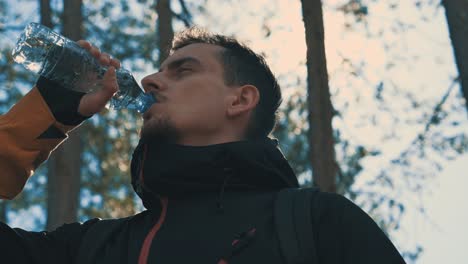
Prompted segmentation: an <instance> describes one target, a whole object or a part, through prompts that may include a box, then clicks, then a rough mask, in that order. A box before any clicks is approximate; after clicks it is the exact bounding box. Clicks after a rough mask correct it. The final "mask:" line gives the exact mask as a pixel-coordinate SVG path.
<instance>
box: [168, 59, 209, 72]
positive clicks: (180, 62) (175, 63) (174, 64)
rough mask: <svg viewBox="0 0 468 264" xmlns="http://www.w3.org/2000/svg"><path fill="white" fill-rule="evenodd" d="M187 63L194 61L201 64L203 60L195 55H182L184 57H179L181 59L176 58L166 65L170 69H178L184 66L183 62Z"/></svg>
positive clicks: (198, 64)
mask: <svg viewBox="0 0 468 264" xmlns="http://www.w3.org/2000/svg"><path fill="white" fill-rule="evenodd" d="M185 63H194V64H196V65H197V66H201V65H202V64H201V62H200V60H198V59H197V58H194V57H182V58H179V59H175V60H173V61H171V62H169V63H168V65H167V66H166V68H167V69H168V70H173V69H177V68H178V67H180V66H182V65H183V64H185ZM163 68H164V67H162V68H161V69H160V70H159V71H162V69H163Z"/></svg>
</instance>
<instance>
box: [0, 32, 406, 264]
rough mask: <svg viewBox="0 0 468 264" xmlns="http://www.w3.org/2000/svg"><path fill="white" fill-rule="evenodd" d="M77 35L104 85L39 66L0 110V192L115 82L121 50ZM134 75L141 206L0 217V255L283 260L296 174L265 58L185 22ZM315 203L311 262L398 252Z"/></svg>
mask: <svg viewBox="0 0 468 264" xmlns="http://www.w3.org/2000/svg"><path fill="white" fill-rule="evenodd" d="M79 43H80V45H82V46H83V47H84V48H86V49H88V50H89V51H90V52H91V53H92V54H93V55H94V56H95V57H96V58H97V59H99V60H100V62H101V63H102V64H103V65H106V66H109V70H108V72H107V73H106V75H105V77H104V81H103V88H102V90H100V91H98V92H96V93H93V94H86V95H83V94H79V93H75V92H70V91H68V90H66V89H63V88H61V87H58V86H57V84H56V83H54V82H52V81H50V80H46V79H44V78H40V79H39V81H38V82H37V85H36V87H35V88H34V89H33V90H32V91H31V92H30V93H29V94H27V95H26V96H25V98H23V99H22V100H20V102H18V103H17V105H15V106H14V107H13V108H12V109H11V110H10V111H9V112H8V113H7V114H5V115H4V116H2V117H0V141H1V142H2V143H3V144H5V145H6V148H4V149H3V150H2V152H1V153H0V169H1V171H2V172H4V173H3V174H1V175H0V195H1V196H3V197H5V198H13V197H14V196H15V195H16V194H17V193H19V192H20V191H21V189H22V188H23V186H24V183H25V181H26V180H27V178H28V177H29V176H30V175H31V174H32V172H33V171H34V169H35V168H36V167H37V166H38V165H39V164H40V163H42V162H43V161H44V160H45V159H46V158H47V157H48V154H49V153H50V151H52V150H53V149H54V148H55V147H56V146H57V145H58V144H59V143H60V142H61V141H62V140H63V139H64V138H65V134H66V133H67V132H68V131H69V130H70V129H72V128H73V127H76V126H77V125H78V124H79V123H81V122H82V121H83V120H84V119H86V117H89V116H91V115H93V114H95V113H97V112H99V111H100V110H101V109H102V108H103V106H104V105H105V103H106V102H107V101H108V100H109V99H110V98H111V96H112V94H113V93H115V92H116V91H117V89H118V87H117V84H116V80H115V68H118V67H119V62H118V61H116V60H114V59H111V58H110V56H109V55H108V54H105V53H101V52H100V51H99V50H98V49H97V48H95V47H93V46H91V45H90V44H89V43H88V42H85V41H80V42H79ZM142 85H143V87H144V89H145V91H146V92H149V93H153V94H154V96H155V97H156V99H157V103H156V104H154V105H153V106H152V107H151V108H150V109H149V110H148V111H147V112H146V113H145V114H144V124H143V128H142V130H141V140H140V142H139V144H138V146H137V148H136V149H135V152H134V154H133V158H132V185H133V187H134V189H135V191H136V192H137V194H138V195H139V196H140V197H141V199H142V200H143V204H144V205H145V207H146V209H147V210H146V211H143V212H141V213H139V214H137V215H135V216H131V217H128V218H125V219H121V220H99V219H93V220H89V221H87V222H85V223H84V224H81V223H72V224H68V225H64V226H62V227H60V228H58V229H57V230H55V231H52V232H28V231H25V230H21V229H12V228H10V227H8V226H7V225H5V224H2V223H0V250H1V253H2V254H1V255H0V259H1V258H2V256H3V258H4V260H8V262H4V261H2V263H139V264H143V263H162V264H164V263H273V264H274V263H278V264H279V263H285V262H284V261H283V260H282V255H281V252H280V249H279V241H278V235H277V232H276V229H275V225H274V219H273V203H274V199H275V197H276V194H277V193H278V191H279V190H281V189H283V188H288V187H298V183H297V179H296V177H295V175H294V174H293V172H292V169H291V168H290V166H289V165H288V163H287V161H286V160H285V159H284V157H283V155H282V154H281V152H280V151H279V149H278V148H277V146H276V141H274V140H272V139H269V138H268V135H269V133H270V132H271V130H272V129H273V127H274V124H275V119H276V112H277V109H278V106H279V105H280V103H281V92H280V87H279V85H278V83H277V81H276V79H275V77H274V75H273V74H272V72H271V71H270V69H269V68H268V66H267V64H266V63H265V61H264V59H263V58H262V57H261V56H259V55H257V54H255V53H254V52H253V51H252V50H250V49H249V48H247V47H246V46H244V45H241V44H239V43H238V42H237V41H236V40H234V39H231V38H227V37H224V36H220V35H212V34H208V33H205V32H202V31H200V30H197V29H191V30H187V31H185V32H182V33H180V34H178V35H177V36H176V37H175V39H174V42H173V47H172V51H171V54H170V56H169V57H168V59H167V60H166V61H165V62H164V63H163V64H162V65H161V69H160V71H158V72H156V73H154V74H151V75H149V76H147V77H145V78H144V79H143V80H142ZM31 109H34V113H35V114H34V116H33V115H30V112H31ZM64 177H66V175H64ZM313 204H314V206H312V208H311V211H312V213H313V214H314V215H316V216H319V217H318V220H314V221H313V222H312V223H311V224H312V225H313V229H314V230H315V236H314V240H315V243H316V251H317V257H318V263H403V260H402V258H401V256H400V255H399V253H398V251H397V250H396V249H395V247H394V246H393V245H392V243H391V242H390V241H389V240H388V238H387V237H386V236H385V235H384V234H383V232H382V231H381V230H380V229H379V228H378V227H377V225H376V224H375V223H374V222H373V221H372V220H371V219H370V218H369V217H368V216H367V215H366V214H365V213H364V212H362V211H361V210H360V209H359V208H358V207H356V206H355V205H354V204H352V203H351V202H349V201H348V200H347V199H345V198H343V197H341V196H338V195H334V194H327V193H319V194H318V196H317V197H316V198H315V201H314V203H313ZM311 264H312V263H311Z"/></svg>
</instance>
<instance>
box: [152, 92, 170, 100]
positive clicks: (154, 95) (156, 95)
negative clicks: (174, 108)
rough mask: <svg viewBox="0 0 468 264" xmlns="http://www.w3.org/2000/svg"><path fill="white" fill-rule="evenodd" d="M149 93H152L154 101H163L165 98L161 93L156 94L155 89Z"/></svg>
mask: <svg viewBox="0 0 468 264" xmlns="http://www.w3.org/2000/svg"><path fill="white" fill-rule="evenodd" d="M150 93H151V94H152V95H153V97H154V99H156V103H160V102H164V101H166V100H167V97H165V96H164V95H162V94H158V93H157V92H155V91H152V92H150Z"/></svg>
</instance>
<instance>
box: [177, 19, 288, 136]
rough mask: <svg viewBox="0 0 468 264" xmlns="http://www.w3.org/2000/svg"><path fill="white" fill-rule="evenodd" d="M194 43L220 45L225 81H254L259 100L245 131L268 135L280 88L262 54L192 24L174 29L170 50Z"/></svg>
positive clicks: (273, 123)
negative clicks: (181, 28) (184, 28)
mask: <svg viewBox="0 0 468 264" xmlns="http://www.w3.org/2000/svg"><path fill="white" fill-rule="evenodd" d="M195 43H204V44H213V45H217V46H220V47H222V48H224V49H223V51H222V53H221V63H222V65H223V67H224V80H225V83H226V85H247V84H250V85H253V86H255V87H257V89H258V91H259V93H260V100H259V102H258V105H257V107H256V108H255V110H254V112H253V119H252V120H250V124H249V126H248V128H247V131H246V135H245V136H246V138H247V139H254V138H261V137H267V136H268V135H269V134H270V133H271V132H272V130H273V129H274V127H275V125H276V121H277V118H278V107H279V106H280V105H281V102H282V97H281V88H280V86H279V84H278V81H277V80H276V77H275V76H274V74H273V73H272V72H271V70H270V68H269V67H268V65H267V63H266V62H265V59H264V57H263V56H261V55H259V54H257V53H255V52H254V51H252V49H250V48H249V47H247V46H246V45H245V44H242V43H240V42H239V41H237V40H236V39H234V38H232V37H227V36H223V35H218V34H213V33H209V32H208V31H206V30H204V29H201V28H198V27H191V28H189V29H186V30H184V31H181V32H179V33H177V34H176V35H175V36H174V39H173V41H172V47H171V51H170V52H171V53H172V52H174V51H176V50H178V49H180V48H183V47H185V46H188V45H190V44H195Z"/></svg>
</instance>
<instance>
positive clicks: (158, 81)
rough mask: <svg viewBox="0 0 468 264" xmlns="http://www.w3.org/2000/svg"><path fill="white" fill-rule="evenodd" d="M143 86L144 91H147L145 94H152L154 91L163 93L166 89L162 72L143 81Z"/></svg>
mask: <svg viewBox="0 0 468 264" xmlns="http://www.w3.org/2000/svg"><path fill="white" fill-rule="evenodd" d="M141 85H142V86H143V90H145V92H150V91H153V90H156V91H161V90H162V89H164V87H165V85H164V82H163V80H162V78H161V74H160V72H155V73H153V74H150V75H148V76H146V77H144V78H143V79H142V80H141Z"/></svg>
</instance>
